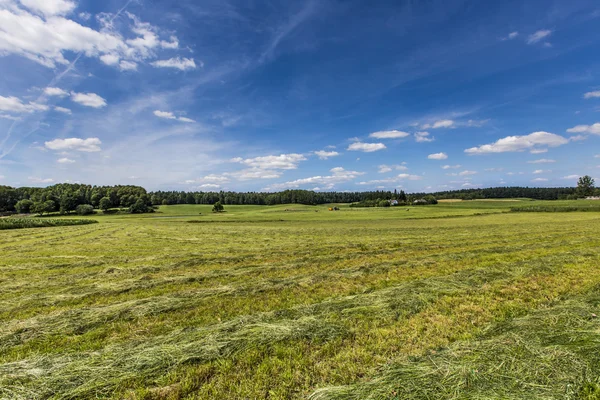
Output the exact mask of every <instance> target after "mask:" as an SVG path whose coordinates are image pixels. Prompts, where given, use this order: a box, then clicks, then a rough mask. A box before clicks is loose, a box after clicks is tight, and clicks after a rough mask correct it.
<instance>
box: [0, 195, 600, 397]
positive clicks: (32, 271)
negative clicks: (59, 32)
mask: <svg viewBox="0 0 600 400" xmlns="http://www.w3.org/2000/svg"><path fill="white" fill-rule="evenodd" d="M586 203H588V202H585V201H577V202H575V201H570V202H569V201H565V202H559V201H555V202H541V201H528V200H516V201H511V202H507V201H464V202H453V203H440V204H438V205H434V206H415V207H406V206H404V207H402V206H400V207H390V208H350V207H348V205H347V204H341V205H337V206H339V207H340V211H328V208H329V207H333V206H334V205H323V206H303V205H296V204H294V205H282V206H227V205H226V206H225V211H226V212H224V213H219V214H214V213H211V208H212V207H211V206H203V205H177V206H161V207H159V209H158V210H157V212H156V213H152V214H142V215H102V214H101V213H99V214H96V215H92V216H85V217H81V218H85V219H94V220H97V221H98V222H99V223H97V224H91V225H76V226H60V227H43V228H30V229H17V230H3V231H0V289H1V290H0V399H99V398H100V399H103V398H107V399H131V400H133V399H304V398H310V399H356V400H358V399H588V400H589V399H600V318H599V317H598V316H600V224H599V222H600V213H596V212H577V211H574V212H568V213H562V212H511V207H515V206H520V205H523V206H536V207H542V206H544V207H545V206H548V205H552V206H553V207H558V206H560V207H573V206H575V205H576V206H581V205H582V204H586ZM594 204H595V203H594ZM52 218H55V217H54V216H52ZM64 218H68V219H73V218H77V217H75V216H67V217H64Z"/></svg>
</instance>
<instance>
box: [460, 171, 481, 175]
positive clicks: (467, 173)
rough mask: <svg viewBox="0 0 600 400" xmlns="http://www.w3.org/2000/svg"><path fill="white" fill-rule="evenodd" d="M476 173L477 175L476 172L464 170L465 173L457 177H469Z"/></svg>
mask: <svg viewBox="0 0 600 400" xmlns="http://www.w3.org/2000/svg"><path fill="white" fill-rule="evenodd" d="M476 173H477V171H469V170H465V171H462V172H459V173H458V176H469V175H475V174H476Z"/></svg>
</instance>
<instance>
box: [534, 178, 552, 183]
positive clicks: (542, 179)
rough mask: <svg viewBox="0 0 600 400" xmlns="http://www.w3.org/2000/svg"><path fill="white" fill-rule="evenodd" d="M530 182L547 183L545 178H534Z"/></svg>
mask: <svg viewBox="0 0 600 400" xmlns="http://www.w3.org/2000/svg"><path fill="white" fill-rule="evenodd" d="M531 182H548V179H547V178H535V179H532V180H531Z"/></svg>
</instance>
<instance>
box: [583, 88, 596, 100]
mask: <svg viewBox="0 0 600 400" xmlns="http://www.w3.org/2000/svg"><path fill="white" fill-rule="evenodd" d="M594 97H600V90H596V91H594V92H587V93H585V94H584V95H583V98H584V99H591V98H594Z"/></svg>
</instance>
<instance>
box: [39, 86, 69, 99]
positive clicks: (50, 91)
mask: <svg viewBox="0 0 600 400" xmlns="http://www.w3.org/2000/svg"><path fill="white" fill-rule="evenodd" d="M44 94H45V95H47V96H58V97H66V96H68V95H69V92H67V91H66V90H63V89H61V88H57V87H47V88H45V89H44Z"/></svg>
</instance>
